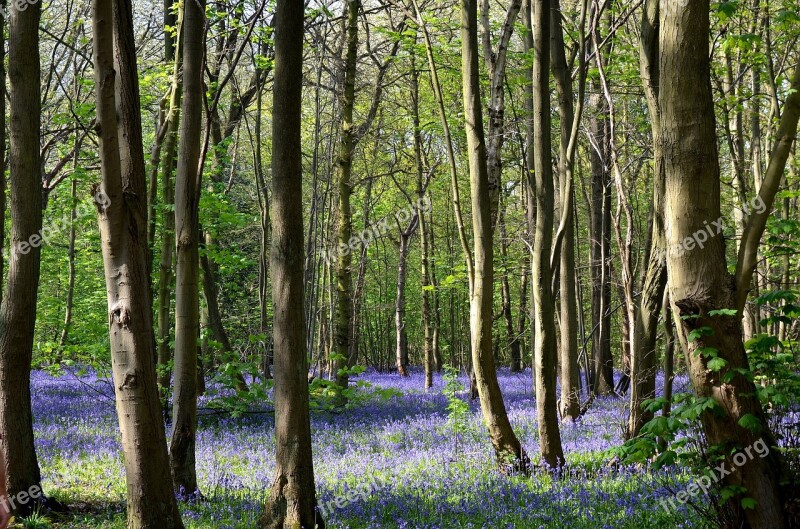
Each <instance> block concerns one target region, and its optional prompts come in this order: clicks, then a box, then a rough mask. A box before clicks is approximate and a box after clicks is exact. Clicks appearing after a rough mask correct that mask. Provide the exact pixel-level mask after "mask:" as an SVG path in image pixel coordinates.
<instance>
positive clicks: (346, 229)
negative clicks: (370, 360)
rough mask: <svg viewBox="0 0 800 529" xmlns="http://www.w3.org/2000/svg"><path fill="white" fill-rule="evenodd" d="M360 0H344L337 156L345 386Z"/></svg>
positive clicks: (339, 318)
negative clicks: (345, 43)
mask: <svg viewBox="0 0 800 529" xmlns="http://www.w3.org/2000/svg"><path fill="white" fill-rule="evenodd" d="M360 9H361V0H348V2H347V51H346V55H345V62H344V87H343V92H342V130H341V138H340V140H339V142H340V143H339V155H338V158H337V160H336V170H337V173H338V186H339V204H338V208H337V210H338V220H337V230H336V243H337V245H336V248H337V252H336V255H337V259H336V294H337V295H336V316H335V318H334V329H333V332H334V348H333V356H334V359H333V366H334V367H333V370H334V372H333V373H332V375H333V376H335V377H336V383H337V384H338V385H339V386H340V387H342V388H346V387H347V385H348V380H349V378H348V376H347V375H346V374H344V373H343V374H340V371H342V370H346V369H347V367H348V365H349V358H350V338H351V334H352V333H351V320H352V319H353V270H352V265H353V256H352V252H351V248H350V246H349V245H350V237H351V236H352V234H353V218H352V210H351V206H350V195H351V193H352V191H353V189H352V183H351V182H350V176H351V173H352V168H353V149H354V148H355V142H354V141H353V132H354V131H353V107H354V105H355V82H356V81H355V78H356V60H357V58H358V12H359V10H360Z"/></svg>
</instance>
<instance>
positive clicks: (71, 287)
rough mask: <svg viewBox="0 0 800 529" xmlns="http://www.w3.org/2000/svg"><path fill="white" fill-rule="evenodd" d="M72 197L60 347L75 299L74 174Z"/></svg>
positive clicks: (67, 330)
mask: <svg viewBox="0 0 800 529" xmlns="http://www.w3.org/2000/svg"><path fill="white" fill-rule="evenodd" d="M80 149H81V148H80V144H76V145H75V154H74V157H75V158H74V164H73V171H77V169H78V158H79V154H80ZM70 198H71V203H72V205H71V207H70V215H69V219H70V225H69V248H68V250H67V252H68V253H67V257H68V259H69V280H68V282H67V299H66V300H65V302H64V305H65V307H64V328H63V329H61V338H59V340H58V345H59V346H60V347H64V346H65V345H67V339H68V338H69V330H70V327H72V305H73V301H74V299H75V222H76V221H77V219H78V210H77V208H78V180H77V179H76V178H75V175H74V174H73V177H72V190H71V192H70ZM59 354H60V353H59Z"/></svg>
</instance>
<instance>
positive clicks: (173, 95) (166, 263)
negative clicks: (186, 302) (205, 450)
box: [156, 0, 183, 408]
mask: <svg viewBox="0 0 800 529" xmlns="http://www.w3.org/2000/svg"><path fill="white" fill-rule="evenodd" d="M165 3H169V8H167V9H166V11H167V12H166V13H165V23H167V22H168V21H169V20H172V17H174V16H175V15H172V14H171V13H172V0H165ZM174 23H175V24H176V25H177V28H178V35H177V43H178V46H177V47H175V46H173V45H172V39H167V52H168V53H167V57H168V58H169V57H170V56H172V60H173V61H174V65H173V70H172V87H171V88H170V98H169V108H168V110H167V116H166V122H167V132H166V136H165V138H164V148H163V151H162V152H163V154H164V156H163V159H162V161H161V193H162V195H163V202H164V204H163V205H164V208H163V212H164V219H163V226H164V229H163V233H162V235H161V262H160V263H159V274H158V309H157V318H158V320H157V327H158V334H157V340H156V341H157V347H158V364H159V369H160V371H159V376H158V385H159V388H160V391H161V396H162V402H163V405H164V407H165V408H166V406H167V404H168V403H167V395H168V394H169V384H170V379H171V378H172V374H171V370H170V368H169V361H170V359H171V358H172V348H171V347H170V345H169V342H170V334H171V332H172V318H171V316H170V308H171V304H172V303H171V293H172V279H173V270H174V268H173V267H174V261H175V208H174V204H175V188H174V186H173V175H174V172H175V158H176V156H177V154H178V130H179V127H180V113H181V98H182V97H183V77H182V76H183V51H182V50H183V45H182V40H183V39H182V35H183V9H179V10H178V13H177V15H176V18H175V20H174ZM167 34H169V32H167ZM170 50H172V52H171V53H170ZM170 206H173V207H170Z"/></svg>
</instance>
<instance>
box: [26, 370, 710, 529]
mask: <svg viewBox="0 0 800 529" xmlns="http://www.w3.org/2000/svg"><path fill="white" fill-rule="evenodd" d="M499 375H500V384H501V386H502V388H503V391H504V395H505V399H506V406H507V408H508V412H509V416H510V419H511V422H512V424H513V426H514V429H515V430H516V432H517V435H518V436H519V437H520V439H521V441H522V443H523V445H524V447H525V449H526V450H527V452H528V453H529V454H531V455H532V456H534V457H535V456H536V454H538V445H537V432H536V418H535V415H536V413H535V408H534V406H533V399H532V397H531V393H532V381H531V373H530V370H527V371H525V372H523V373H521V374H512V373H510V372H509V371H508V370H500V374H499ZM359 378H360V379H361V380H365V381H367V382H369V383H370V384H372V385H373V387H372V388H371V389H370V388H367V389H364V390H363V391H364V392H373V394H372V396H367V397H366V398H364V399H363V401H362V402H359V403H358V404H357V405H355V406H354V407H352V408H350V409H345V410H342V411H339V412H336V413H333V412H328V411H320V412H315V413H313V414H312V432H313V437H314V457H315V461H314V465H315V474H316V480H317V491H318V495H319V500H320V504H321V505H323V507H324V508H325V511H326V514H325V519H326V522H327V523H328V527H330V528H353V529H355V528H359V529H360V528H364V529H366V528H409V529H411V528H420V529H421V528H426V529H433V528H440V529H461V528H475V529H477V528H491V529H510V528H518V529H528V528H532V529H539V528H554V529H555V528H559V529H560V528H562V527H569V528H572V529H584V528H585V529H589V528H593V529H594V528H598V529H605V528H613V529H622V528H631V529H633V528H635V529H661V528H664V527H670V528H688V527H695V528H696V527H701V524H700V522H699V520H698V518H697V516H696V515H695V514H694V511H693V510H692V509H691V508H690V507H687V506H686V505H680V507H679V509H678V511H676V512H667V511H666V510H664V509H663V508H662V507H661V506H660V504H659V500H660V499H662V498H672V497H673V496H674V493H675V492H676V491H677V490H680V489H682V488H683V486H682V485H681V484H682V483H683V484H685V482H686V480H687V479H688V478H687V476H686V475H684V474H682V473H680V472H672V473H668V472H656V471H652V470H649V469H636V468H619V467H618V466H614V465H609V458H610V456H609V455H608V454H607V452H606V451H607V450H608V449H609V448H611V447H613V446H616V445H618V444H620V443H621V434H622V428H623V424H624V422H625V417H626V414H627V412H626V410H625V406H626V403H627V400H626V399H614V398H599V399H597V400H595V401H594V403H593V405H592V407H591V409H590V410H589V412H588V413H587V414H586V415H585V416H584V417H582V418H581V419H580V420H579V421H577V422H576V423H574V424H568V425H567V424H565V425H563V426H562V430H561V435H562V439H563V445H564V451H565V453H566V457H567V462H568V471H567V474H566V476H564V477H563V478H562V479H560V480H553V479H551V477H550V476H549V475H548V474H547V473H545V472H536V473H534V475H533V476H532V477H529V478H525V477H519V476H517V477H507V476H504V475H502V474H500V473H499V472H498V471H497V467H496V466H495V463H494V458H493V454H492V451H491V448H490V444H489V440H488V437H487V435H486V432H485V429H484V428H483V426H482V422H481V416H480V410H479V408H478V406H477V403H476V402H474V403H471V404H470V409H469V412H468V414H467V415H466V416H465V419H466V420H465V421H463V423H464V424H463V426H462V427H461V428H458V429H456V428H455V427H454V426H453V424H452V423H450V422H448V412H447V404H448V401H447V399H446V397H445V396H444V395H443V389H444V385H445V383H444V381H443V380H442V378H441V377H439V376H437V377H436V379H435V383H434V388H433V390H431V391H429V392H427V393H426V392H425V391H423V390H422V384H423V377H422V374H421V373H420V372H418V371H414V372H413V375H412V376H411V377H409V378H407V379H401V378H399V377H398V376H397V375H395V374H379V373H375V372H368V373H366V374H364V375H362V376H361V377H359ZM462 382H463V383H465V384H466V380H462ZM682 385H685V381H684V382H682V383H679V384H678V385H677V388H676V390H681V389H682V388H681V386H682ZM377 388H383V389H387V388H393V389H396V390H398V391H399V392H400V395H397V396H392V397H389V398H385V397H384V398H381V397H380V396H378V392H374V390H375V389H377ZM32 389H33V407H34V415H35V432H36V448H37V451H38V456H39V461H40V463H41V466H42V476H43V487H44V491H45V494H46V495H48V496H51V497H54V498H55V499H57V500H59V501H61V502H63V503H65V504H67V505H69V506H70V507H71V509H72V511H71V513H70V514H69V515H64V516H59V517H55V518H54V517H52V516H51V517H50V518H47V519H45V518H41V517H34V518H32V519H29V520H28V521H26V522H25V527H27V528H29V529H44V528H48V527H57V528H75V529H78V528H80V529H99V528H103V529H124V527H125V515H124V507H125V502H124V499H125V479H124V469H123V464H122V456H121V452H120V444H119V433H118V427H117V418H116V413H115V411H114V400H113V387H112V386H111V383H110V380H109V379H108V378H106V377H98V376H96V375H94V374H82V375H78V374H75V373H70V372H67V373H63V374H61V375H60V376H59V377H53V376H51V375H48V374H46V373H43V372H35V373H34V376H33V387H32ZM208 398H209V397H204V398H203V399H201V407H202V408H206V407H207V405H208ZM208 413H209V412H207V411H206V410H205V409H203V410H201V415H206V416H204V417H202V418H201V421H200V429H199V432H198V446H197V466H198V469H197V470H198V476H199V482H200V490H201V492H202V494H203V496H204V500H203V501H198V502H194V503H183V504H181V509H182V512H183V519H184V522H185V524H186V527H187V529H190V528H191V529H199V528H204V529H206V528H208V529H211V528H214V529H234V528H235V529H245V528H246V529H253V528H254V527H255V520H256V519H257V518H258V516H259V514H260V511H261V508H262V504H263V501H264V497H265V491H266V490H268V489H269V485H270V483H271V480H272V474H273V471H274V467H275V464H274V453H275V447H274V442H273V437H272V422H273V419H272V416H271V415H270V414H268V413H249V414H244V415H241V416H238V417H236V418H234V417H231V416H229V415H227V414H214V415H207V414H208ZM337 500H338V503H337Z"/></svg>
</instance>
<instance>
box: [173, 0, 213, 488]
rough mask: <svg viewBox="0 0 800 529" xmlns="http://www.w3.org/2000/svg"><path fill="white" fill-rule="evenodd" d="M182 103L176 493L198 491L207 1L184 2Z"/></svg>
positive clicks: (178, 194)
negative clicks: (198, 375)
mask: <svg viewBox="0 0 800 529" xmlns="http://www.w3.org/2000/svg"><path fill="white" fill-rule="evenodd" d="M183 9H184V14H183V28H182V34H183V103H182V108H181V131H180V149H179V153H178V171H177V174H176V178H175V242H176V252H175V255H176V257H177V264H176V269H175V279H176V285H175V396H174V400H173V413H172V421H173V422H172V438H171V441H170V464H171V467H172V479H173V482H174V484H175V490H176V492H178V493H179V494H181V495H182V494H188V495H193V494H194V493H195V492H196V491H197V471H196V469H195V443H196V430H197V348H198V340H199V338H200V298H199V290H198V287H199V275H200V271H199V259H200V255H199V237H200V183H201V180H202V166H201V165H200V159H201V157H200V151H201V148H200V139H201V138H200V133H201V130H202V117H203V116H202V109H203V54H204V45H203V37H204V35H205V0H191V1H187V2H185V3H184V4H183Z"/></svg>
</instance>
